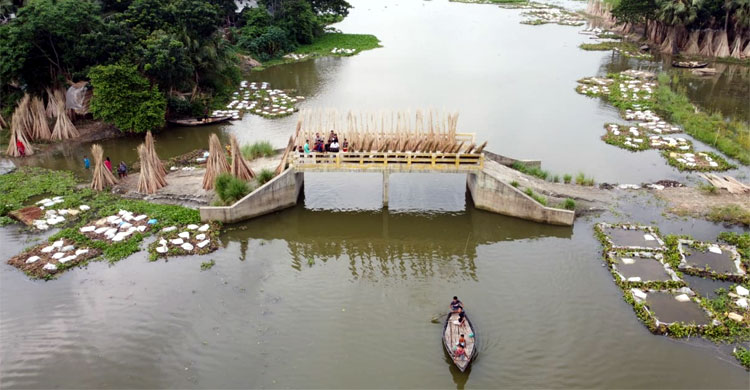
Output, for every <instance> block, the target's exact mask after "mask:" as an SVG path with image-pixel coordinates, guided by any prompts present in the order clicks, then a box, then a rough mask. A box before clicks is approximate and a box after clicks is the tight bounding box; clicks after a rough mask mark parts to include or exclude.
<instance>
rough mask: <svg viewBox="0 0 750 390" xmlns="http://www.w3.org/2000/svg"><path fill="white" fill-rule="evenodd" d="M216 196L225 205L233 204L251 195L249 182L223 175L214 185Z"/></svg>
mask: <svg viewBox="0 0 750 390" xmlns="http://www.w3.org/2000/svg"><path fill="white" fill-rule="evenodd" d="M214 188H215V190H216V195H218V196H219V199H220V200H221V201H222V202H223V203H224V204H225V205H229V204H233V203H235V202H236V201H238V200H240V199H242V198H243V197H244V196H245V195H247V194H249V193H250V187H249V186H248V184H247V182H246V181H244V180H240V179H238V178H236V177H234V176H232V175H231V174H229V173H222V174H221V175H219V176H218V177H217V178H216V181H215V183H214Z"/></svg>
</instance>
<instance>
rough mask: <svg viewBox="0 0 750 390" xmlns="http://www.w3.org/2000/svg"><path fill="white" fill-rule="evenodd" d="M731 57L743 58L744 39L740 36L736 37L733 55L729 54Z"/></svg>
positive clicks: (733, 44)
mask: <svg viewBox="0 0 750 390" xmlns="http://www.w3.org/2000/svg"><path fill="white" fill-rule="evenodd" d="M729 56H730V57H732V58H736V59H740V58H742V37H741V36H740V35H739V34H737V36H736V37H734V41H733V42H732V50H731V54H729Z"/></svg>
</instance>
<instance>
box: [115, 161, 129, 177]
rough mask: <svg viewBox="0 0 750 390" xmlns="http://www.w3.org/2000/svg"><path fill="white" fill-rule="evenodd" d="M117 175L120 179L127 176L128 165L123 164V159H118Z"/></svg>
mask: <svg viewBox="0 0 750 390" xmlns="http://www.w3.org/2000/svg"><path fill="white" fill-rule="evenodd" d="M117 176H118V177H119V178H120V179H122V178H123V177H128V166H127V165H125V161H120V165H119V166H118V167H117Z"/></svg>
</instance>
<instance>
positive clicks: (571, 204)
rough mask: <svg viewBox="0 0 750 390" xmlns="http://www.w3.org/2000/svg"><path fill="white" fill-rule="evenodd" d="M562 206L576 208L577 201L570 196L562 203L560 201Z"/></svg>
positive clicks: (569, 208)
mask: <svg viewBox="0 0 750 390" xmlns="http://www.w3.org/2000/svg"><path fill="white" fill-rule="evenodd" d="M560 208H563V209H565V210H575V209H576V201H575V200H573V199H570V198H566V199H565V200H564V201H563V202H562V203H560Z"/></svg>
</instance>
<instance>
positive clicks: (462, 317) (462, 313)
mask: <svg viewBox="0 0 750 390" xmlns="http://www.w3.org/2000/svg"><path fill="white" fill-rule="evenodd" d="M465 324H466V312H465V311H464V308H463V307H461V306H459V307H458V319H456V325H458V326H459V327H462V326H464V325H465Z"/></svg>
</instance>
